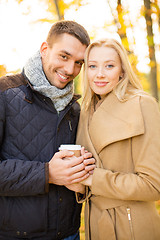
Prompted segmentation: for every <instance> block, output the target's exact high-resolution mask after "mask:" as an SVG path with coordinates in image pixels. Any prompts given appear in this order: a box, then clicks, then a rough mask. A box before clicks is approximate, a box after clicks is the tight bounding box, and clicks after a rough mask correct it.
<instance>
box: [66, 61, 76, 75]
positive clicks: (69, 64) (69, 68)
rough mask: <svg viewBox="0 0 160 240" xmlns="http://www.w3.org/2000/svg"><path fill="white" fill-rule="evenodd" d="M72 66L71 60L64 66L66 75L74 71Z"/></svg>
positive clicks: (73, 65)
mask: <svg viewBox="0 0 160 240" xmlns="http://www.w3.org/2000/svg"><path fill="white" fill-rule="evenodd" d="M74 68H75V64H74V63H72V62H68V63H67V64H66V66H65V72H66V74H67V75H73V73H74Z"/></svg>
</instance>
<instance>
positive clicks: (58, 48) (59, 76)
mask: <svg viewBox="0 0 160 240" xmlns="http://www.w3.org/2000/svg"><path fill="white" fill-rule="evenodd" d="M85 49H86V46H85V45H83V44H82V43H81V42H80V41H79V40H78V39H77V38H75V37H73V36H71V35H69V34H66V33H65V34H61V35H60V36H59V37H57V39H56V41H55V42H54V43H53V45H52V47H51V48H50V47H49V46H48V44H47V43H46V42H44V43H43V44H42V46H41V49H40V50H41V57H42V65H43V70H44V72H45V75H46V77H47V79H48V81H49V82H50V84H51V85H54V86H56V87H57V88H61V89H62V88H64V87H65V86H66V85H67V83H69V82H70V81H72V80H73V79H74V78H75V77H76V76H77V75H78V74H79V72H80V70H81V67H82V64H83V62H84V52H85Z"/></svg>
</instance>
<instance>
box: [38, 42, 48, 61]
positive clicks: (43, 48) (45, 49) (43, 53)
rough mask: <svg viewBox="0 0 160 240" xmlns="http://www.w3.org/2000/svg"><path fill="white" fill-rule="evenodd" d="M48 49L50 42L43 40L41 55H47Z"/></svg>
mask: <svg viewBox="0 0 160 240" xmlns="http://www.w3.org/2000/svg"><path fill="white" fill-rule="evenodd" d="M47 49H48V43H47V42H43V43H42V44H41V47H40V53H41V57H42V58H43V57H45V56H46V53H47Z"/></svg>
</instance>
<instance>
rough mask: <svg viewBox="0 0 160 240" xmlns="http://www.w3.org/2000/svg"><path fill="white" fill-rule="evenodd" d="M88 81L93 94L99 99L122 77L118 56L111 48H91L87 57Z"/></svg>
mask: <svg viewBox="0 0 160 240" xmlns="http://www.w3.org/2000/svg"><path fill="white" fill-rule="evenodd" d="M87 71H88V73H87V76H88V80H89V84H90V87H91V89H92V90H93V92H94V93H96V94H98V95H100V96H101V97H102V96H103V95H105V94H107V93H109V92H111V91H112V89H113V88H114V87H115V86H116V84H117V83H118V81H119V77H120V76H122V66H121V61H120V58H119V55H118V54H117V52H116V51H115V50H114V49H113V48H111V47H105V46H102V47H97V46H95V47H93V48H92V49H91V50H90V53H89V56H88V69H87Z"/></svg>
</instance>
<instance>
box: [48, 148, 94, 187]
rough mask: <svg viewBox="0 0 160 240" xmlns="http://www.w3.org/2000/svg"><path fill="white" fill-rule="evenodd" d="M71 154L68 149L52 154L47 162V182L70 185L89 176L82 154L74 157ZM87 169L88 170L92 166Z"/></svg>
mask: <svg viewBox="0 0 160 240" xmlns="http://www.w3.org/2000/svg"><path fill="white" fill-rule="evenodd" d="M73 154H74V153H73V152H71V151H68V150H63V151H60V152H57V153H55V154H54V156H53V157H52V159H51V160H50V162H49V183H53V184H57V185H70V184H73V183H78V182H81V181H83V180H84V179H86V178H87V177H88V176H89V173H88V172H87V170H86V169H85V168H86V165H85V164H84V163H83V161H84V156H81V157H75V156H73ZM64 158H65V161H64ZM67 158H68V159H67ZM87 169H88V170H90V169H93V167H89V168H87Z"/></svg>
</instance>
